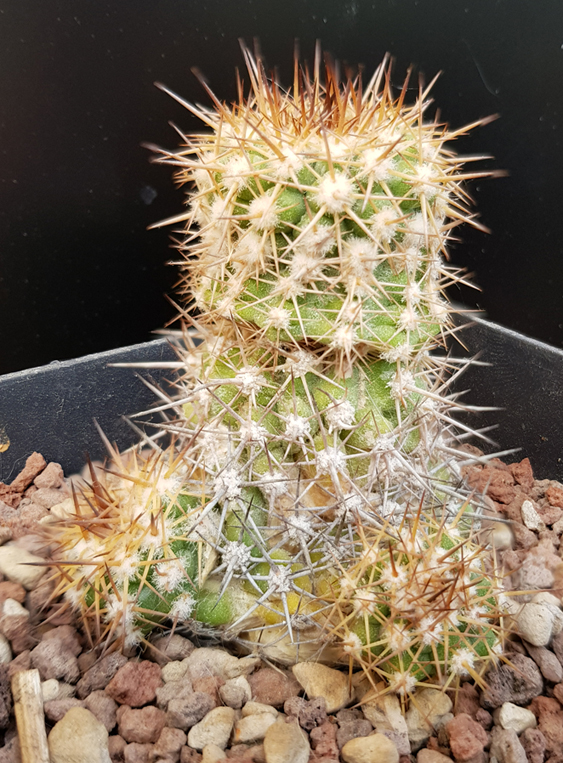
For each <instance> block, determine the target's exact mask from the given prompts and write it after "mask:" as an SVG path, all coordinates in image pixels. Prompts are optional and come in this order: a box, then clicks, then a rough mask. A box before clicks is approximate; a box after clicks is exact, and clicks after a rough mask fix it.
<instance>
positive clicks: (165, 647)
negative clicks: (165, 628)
mask: <svg viewBox="0 0 563 763" xmlns="http://www.w3.org/2000/svg"><path fill="white" fill-rule="evenodd" d="M194 649H195V646H194V645H193V644H192V642H191V641H190V640H189V639H187V638H184V637H183V636H180V635H179V634H178V633H172V634H171V635H169V636H158V637H157V638H155V639H153V640H152V643H151V644H150V645H149V647H148V649H147V652H146V657H147V659H149V660H152V661H153V662H156V663H157V665H161V666H162V665H166V663H167V662H170V661H171V660H178V661H182V660H184V659H185V658H186V657H189V656H190V654H191V653H192V652H193V650H194Z"/></svg>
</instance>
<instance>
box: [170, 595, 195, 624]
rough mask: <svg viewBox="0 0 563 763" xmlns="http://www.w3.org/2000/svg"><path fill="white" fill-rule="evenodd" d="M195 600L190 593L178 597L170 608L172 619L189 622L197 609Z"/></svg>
mask: <svg viewBox="0 0 563 763" xmlns="http://www.w3.org/2000/svg"><path fill="white" fill-rule="evenodd" d="M195 604H196V602H195V599H194V597H193V596H192V595H191V594H190V593H182V594H180V596H178V597H177V598H176V599H175V600H174V603H173V604H172V606H171V607H170V617H171V618H172V619H176V618H177V619H178V620H180V621H182V620H188V619H189V618H190V616H191V614H192V612H193V610H194V607H195Z"/></svg>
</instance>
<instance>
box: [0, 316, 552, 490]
mask: <svg viewBox="0 0 563 763" xmlns="http://www.w3.org/2000/svg"><path fill="white" fill-rule="evenodd" d="M460 338H461V340H462V341H463V343H464V345H465V346H466V348H467V353H468V354H469V355H472V356H473V355H477V354H478V355H479V364H475V365H472V366H470V367H469V368H468V369H467V371H466V373H464V374H463V376H462V377H461V378H460V379H459V381H458V382H457V389H459V390H468V391H467V393H466V394H465V395H464V396H463V397H462V398H461V399H462V400H463V401H465V402H467V403H470V404H472V405H478V406H496V407H497V408H498V410H494V411H491V410H488V411H482V412H479V413H467V414H466V415H465V419H464V420H465V422H467V423H469V424H471V426H472V427H473V428H483V427H490V426H494V425H497V427H496V429H495V430H493V431H491V432H489V433H488V435H489V436H490V437H492V438H493V439H494V440H495V443H496V449H497V450H499V451H505V450H508V449H511V448H518V449H520V450H519V451H518V453H516V454H514V456H510V457H509V458H511V459H513V460H515V459H516V458H518V459H520V458H523V457H524V456H528V457H529V458H530V460H531V462H532V466H533V468H534V472H535V474H536V475H537V476H538V477H539V478H551V479H560V478H561V477H563V351H561V350H557V349H555V348H554V347H550V346H549V345H546V344H543V343H542V342H538V341H536V340H533V339H529V338H527V337H525V336H523V335H521V334H517V333H516V332H514V331H511V330H509V329H505V328H503V327H501V326H498V325H496V324H494V323H489V322H487V321H484V320H480V319H476V320H475V322H474V324H473V325H472V326H470V327H467V328H465V329H464V330H463V332H462V333H461V334H460ZM454 352H455V353H457V354H459V347H458V348H457V349H454ZM174 359H175V355H174V351H173V349H172V348H171V347H170V345H169V344H168V342H167V340H165V339H158V340H156V341H153V342H147V343H146V344H139V345H132V346H131V347H125V348H122V349H119V350H112V351H110V352H103V353H99V354H96V355H88V356H86V357H84V358H78V359H77V360H71V361H65V362H55V363H51V364H50V365H48V366H44V367H41V368H35V369H31V370H28V371H21V372H19V373H14V374H9V375H7V376H3V377H0V426H2V427H3V428H4V430H5V432H6V435H7V437H8V438H9V440H10V446H9V448H8V449H7V450H6V451H5V452H4V453H1V454H0V479H1V480H3V481H4V482H9V481H10V479H11V478H12V477H13V476H15V474H16V473H17V471H18V470H19V469H20V468H21V467H22V466H23V463H24V461H25V458H26V457H27V456H28V455H29V454H30V453H32V452H33V451H39V452H41V453H42V454H43V456H44V457H45V458H46V459H47V460H52V461H57V462H59V463H61V464H62V466H63V468H64V469H65V472H66V473H67V474H70V473H72V472H74V471H77V470H78V469H80V468H81V467H82V465H83V464H84V462H85V458H86V454H88V455H89V456H90V457H91V458H93V459H96V458H102V457H103V456H104V453H105V451H104V446H103V444H102V442H101V439H100V436H99V434H98V432H97V430H96V427H95V423H94V419H96V420H97V421H98V423H99V424H100V426H101V427H102V429H103V430H104V432H105V433H106V435H107V437H108V438H109V440H110V441H112V442H113V441H115V442H117V444H118V445H119V446H120V447H121V448H123V447H127V446H128V445H131V444H133V443H134V442H135V441H136V440H137V439H138V434H137V433H136V432H135V431H134V430H133V429H131V427H130V426H129V425H128V424H127V423H126V421H125V420H124V418H123V417H124V416H126V415H128V414H133V413H135V412H138V411H141V410H145V409H147V408H150V407H151V406H152V405H153V404H154V403H155V394H154V392H153V391H152V390H151V389H150V388H149V387H147V386H146V385H145V384H144V383H143V381H142V380H141V377H143V378H145V379H152V380H153V381H154V382H156V383H157V384H162V385H166V379H167V378H169V377H170V376H171V375H172V372H170V371H151V372H147V371H143V372H142V373H141V374H137V373H136V372H135V371H133V370H132V369H130V368H112V367H111V364H113V363H123V362H135V361H159V360H174ZM484 363H486V364H488V365H483V364H484ZM486 449H488V450H489V451H490V450H493V448H491V447H488V448H486Z"/></svg>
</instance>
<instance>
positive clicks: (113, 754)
mask: <svg viewBox="0 0 563 763" xmlns="http://www.w3.org/2000/svg"><path fill="white" fill-rule="evenodd" d="M126 744H127V743H126V741H125V739H123V737H120V736H119V734H114V735H113V736H110V737H108V752H109V756H110V758H111V763H122V762H123V752H124V750H125V746H126Z"/></svg>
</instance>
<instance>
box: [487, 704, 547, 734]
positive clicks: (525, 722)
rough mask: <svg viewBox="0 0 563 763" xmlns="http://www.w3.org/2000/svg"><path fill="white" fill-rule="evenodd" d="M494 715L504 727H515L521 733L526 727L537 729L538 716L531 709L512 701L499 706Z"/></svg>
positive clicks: (496, 720)
mask: <svg viewBox="0 0 563 763" xmlns="http://www.w3.org/2000/svg"><path fill="white" fill-rule="evenodd" d="M493 717H494V719H495V723H497V724H498V725H500V726H502V728H503V729H514V731H515V732H516V733H517V734H521V733H522V732H523V731H525V730H526V729H535V728H536V726H537V725H538V722H537V720H536V716H535V715H534V714H533V713H532V711H531V710H526V708H525V707H519V706H518V705H514V704H513V703H512V702H505V703H504V704H503V705H502V707H499V708H497V709H496V710H495V711H494V713H493Z"/></svg>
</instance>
